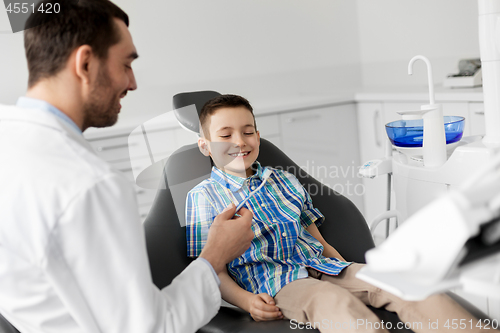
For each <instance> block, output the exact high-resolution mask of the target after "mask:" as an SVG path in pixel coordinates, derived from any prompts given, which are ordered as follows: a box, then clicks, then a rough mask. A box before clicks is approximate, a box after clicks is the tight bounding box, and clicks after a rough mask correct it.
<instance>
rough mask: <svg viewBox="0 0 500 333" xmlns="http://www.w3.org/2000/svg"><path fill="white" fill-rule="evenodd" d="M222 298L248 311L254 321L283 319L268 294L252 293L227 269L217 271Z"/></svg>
mask: <svg viewBox="0 0 500 333" xmlns="http://www.w3.org/2000/svg"><path fill="white" fill-rule="evenodd" d="M219 279H220V291H221V294H222V298H223V299H224V300H225V301H226V302H228V303H231V304H233V305H236V306H237V307H239V308H241V309H243V310H245V311H247V312H248V313H250V315H251V316H252V318H253V319H254V320H255V321H267V320H276V319H283V315H282V314H281V311H280V309H279V308H278V307H277V306H276V305H275V304H276V303H275V302H274V299H273V298H272V297H271V296H269V295H268V294H264V293H263V294H252V293H251V292H248V291H246V290H245V289H243V288H241V287H240V286H239V285H238V284H237V283H236V282H235V281H234V280H233V279H232V278H231V277H230V276H229V274H228V272H227V269H224V270H223V271H222V272H221V273H219Z"/></svg>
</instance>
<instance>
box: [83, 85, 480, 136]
mask: <svg viewBox="0 0 500 333" xmlns="http://www.w3.org/2000/svg"><path fill="white" fill-rule="evenodd" d="M434 96H435V101H436V103H440V102H482V101H483V89H482V87H479V88H465V89H464V88H457V89H451V88H444V87H442V86H436V87H435V88H434ZM428 101H429V90H428V88H427V87H424V86H398V87H394V86H392V87H391V86H388V87H361V88H359V89H356V90H351V91H336V92H334V93H332V94H302V95H293V96H273V97H263V98H260V99H258V98H257V99H256V98H254V99H253V100H252V101H251V103H252V106H253V108H254V114H255V116H257V117H258V116H263V115H271V114H277V113H283V112H291V111H298V110H305V109H311V108H316V107H323V106H331V105H342V104H349V103H358V102H422V103H428ZM122 111H123V112H122V114H120V117H119V120H118V122H117V124H116V125H115V126H113V127H109V128H104V129H96V128H90V129H88V130H87V131H85V137H87V138H88V139H91V140H92V139H98V138H100V137H104V136H112V135H124V134H127V133H130V132H131V130H132V129H134V128H136V127H137V126H140V125H141V124H143V123H145V122H148V121H151V120H152V119H154V118H156V117H160V118H161V121H162V124H163V125H164V127H165V128H166V127H170V126H172V127H175V126H178V125H177V120H176V119H175V116H174V114H173V112H167V113H151V112H150V113H145V114H140V115H137V114H135V115H134V114H128V113H127V110H126V109H125V108H124V110H122Z"/></svg>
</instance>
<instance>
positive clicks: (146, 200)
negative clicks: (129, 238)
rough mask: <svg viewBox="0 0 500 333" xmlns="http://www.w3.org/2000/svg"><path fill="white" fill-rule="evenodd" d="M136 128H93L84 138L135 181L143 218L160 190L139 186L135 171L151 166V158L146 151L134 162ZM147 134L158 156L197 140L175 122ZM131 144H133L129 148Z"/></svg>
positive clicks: (151, 146)
mask: <svg viewBox="0 0 500 333" xmlns="http://www.w3.org/2000/svg"><path fill="white" fill-rule="evenodd" d="M133 130H134V128H127V127H125V128H121V129H118V130H117V129H114V128H103V129H93V130H90V131H87V132H85V137H86V139H87V140H88V141H89V143H90V145H91V146H92V147H93V148H94V150H95V151H96V153H97V154H98V155H99V156H100V157H101V158H102V159H104V160H105V161H107V162H109V163H110V164H112V165H113V166H114V167H115V168H116V169H118V170H119V171H121V172H122V173H123V174H124V175H125V176H126V177H127V179H129V180H130V182H131V183H133V184H134V187H135V190H136V195H137V202H138V205H139V215H140V216H141V219H142V220H144V219H145V218H146V216H147V214H148V212H149V209H150V208H151V204H152V203H153V200H154V197H155V195H156V192H157V189H156V188H155V187H156V186H152V187H150V188H143V187H140V186H137V185H136V182H135V177H134V174H137V172H140V171H142V169H144V168H145V167H147V166H149V165H150V164H151V158H150V156H149V155H148V153H147V151H145V152H144V154H143V155H144V156H140V154H139V155H136V157H139V158H137V159H136V160H134V161H133V163H131V161H130V154H129V151H130V150H129V149H136V148H139V149H140V147H139V146H140V140H139V139H140V138H139V137H137V138H132V139H131V138H130V134H131V133H132V131H133ZM145 137H147V138H148V143H149V144H150V147H149V148H150V149H149V150H150V151H154V152H155V158H156V159H158V158H168V156H170V155H171V154H172V153H173V152H174V151H175V150H177V149H178V148H180V147H182V146H184V145H187V144H191V143H194V142H196V140H197V135H196V134H194V133H190V132H188V131H186V130H185V129H183V128H181V127H180V125H177V124H175V123H174V124H168V126H163V127H161V126H160V127H158V128H156V129H155V130H152V131H149V132H148V133H147V135H145ZM141 138H142V136H141ZM130 145H132V146H133V147H129V146H130ZM134 145H136V146H134ZM155 145H157V146H158V147H155ZM133 168H135V170H134V169H133ZM160 172H161V170H160Z"/></svg>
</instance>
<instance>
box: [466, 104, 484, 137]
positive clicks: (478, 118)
mask: <svg viewBox="0 0 500 333" xmlns="http://www.w3.org/2000/svg"><path fill="white" fill-rule="evenodd" d="M469 119H470V121H469V125H470V129H471V133H472V135H484V134H485V133H486V125H485V123H484V103H479V102H476V103H474V102H471V103H469Z"/></svg>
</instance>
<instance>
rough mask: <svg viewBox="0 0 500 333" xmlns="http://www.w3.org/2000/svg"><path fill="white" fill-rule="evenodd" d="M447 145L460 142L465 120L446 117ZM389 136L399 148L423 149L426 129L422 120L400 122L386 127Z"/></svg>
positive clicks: (394, 122)
mask: <svg viewBox="0 0 500 333" xmlns="http://www.w3.org/2000/svg"><path fill="white" fill-rule="evenodd" d="M444 121H445V125H444V130H445V135H446V144H450V143H454V142H457V141H460V139H461V138H462V135H463V131H464V123H465V119H464V118H462V117H453V116H445V117H444ZM386 131H387V135H388V137H389V140H391V143H392V144H393V145H395V146H398V147H410V148H414V147H422V142H423V139H424V129H423V121H422V119H418V120H398V121H393V122H391V123H389V124H387V125H386Z"/></svg>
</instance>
